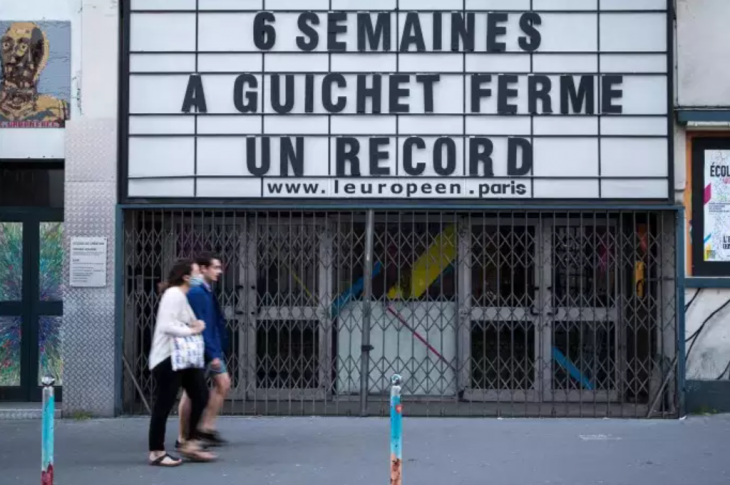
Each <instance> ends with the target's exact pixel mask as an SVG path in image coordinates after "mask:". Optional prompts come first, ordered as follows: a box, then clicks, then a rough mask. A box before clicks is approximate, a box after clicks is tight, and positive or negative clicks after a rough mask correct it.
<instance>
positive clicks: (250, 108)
mask: <svg viewBox="0 0 730 485" xmlns="http://www.w3.org/2000/svg"><path fill="white" fill-rule="evenodd" d="M246 84H248V85H249V86H251V87H252V88H253V89H256V88H258V87H259V82H258V80H257V79H256V76H254V75H253V74H241V75H240V76H238V77H237V78H236V82H234V83H233V105H234V106H235V107H236V109H237V110H238V111H239V112H241V113H255V112H256V111H258V104H259V95H258V93H257V92H256V91H251V92H248V93H246V96H245V101H246V102H244V93H243V88H244V87H245V85H246Z"/></svg>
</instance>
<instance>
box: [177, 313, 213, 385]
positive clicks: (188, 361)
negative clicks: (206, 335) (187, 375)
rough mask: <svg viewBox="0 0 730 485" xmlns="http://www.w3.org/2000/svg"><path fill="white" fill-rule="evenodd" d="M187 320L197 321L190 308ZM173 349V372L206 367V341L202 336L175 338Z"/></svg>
mask: <svg viewBox="0 0 730 485" xmlns="http://www.w3.org/2000/svg"><path fill="white" fill-rule="evenodd" d="M186 311H187V315H185V319H184V320H183V321H185V320H187V321H188V322H189V323H192V322H193V321H195V314H194V313H193V311H192V310H191V309H190V307H188V308H187V309H186ZM172 345H173V347H172V357H171V359H172V370H174V371H179V370H183V369H191V368H192V369H202V368H203V367H205V358H204V355H205V341H204V340H203V336H202V335H201V334H197V335H189V336H187V337H175V338H173V344H172Z"/></svg>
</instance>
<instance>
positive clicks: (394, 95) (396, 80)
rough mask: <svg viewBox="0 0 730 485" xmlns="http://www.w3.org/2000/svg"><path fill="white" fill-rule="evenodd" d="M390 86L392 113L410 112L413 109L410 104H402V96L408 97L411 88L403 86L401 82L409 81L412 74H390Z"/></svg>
mask: <svg viewBox="0 0 730 485" xmlns="http://www.w3.org/2000/svg"><path fill="white" fill-rule="evenodd" d="M389 80H390V86H389V88H390V89H389V93H390V94H389V96H388V98H390V99H389V100H388V102H389V103H390V112H391V113H409V112H410V111H411V109H410V106H409V105H408V104H402V103H401V102H400V99H401V98H404V97H408V96H409V95H410V92H411V90H410V89H408V88H402V87H401V84H403V83H407V82H409V81H410V80H411V76H409V75H408V74H391V75H390V79H389Z"/></svg>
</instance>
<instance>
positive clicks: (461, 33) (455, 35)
mask: <svg viewBox="0 0 730 485" xmlns="http://www.w3.org/2000/svg"><path fill="white" fill-rule="evenodd" d="M474 22H475V16H474V13H473V12H470V13H467V14H466V19H465V18H464V17H462V15H461V14H460V13H452V14H451V50H452V51H453V52H459V51H460V49H459V47H460V41H461V42H463V43H464V51H473V50H474Z"/></svg>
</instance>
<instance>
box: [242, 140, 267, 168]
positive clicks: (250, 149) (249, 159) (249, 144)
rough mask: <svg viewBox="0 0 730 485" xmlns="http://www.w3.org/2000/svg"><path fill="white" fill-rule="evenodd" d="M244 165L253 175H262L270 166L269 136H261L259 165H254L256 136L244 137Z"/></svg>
mask: <svg viewBox="0 0 730 485" xmlns="http://www.w3.org/2000/svg"><path fill="white" fill-rule="evenodd" d="M246 166H247V167H248V171H249V173H250V174H251V175H253V176H254V177H262V176H264V175H266V174H267V173H269V168H271V138H269V137H268V136H264V137H261V166H260V167H259V166H257V165H256V138H254V137H251V138H246Z"/></svg>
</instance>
